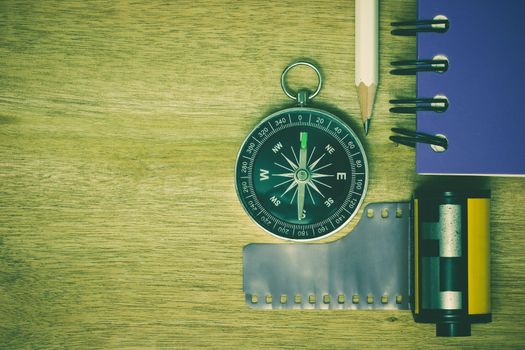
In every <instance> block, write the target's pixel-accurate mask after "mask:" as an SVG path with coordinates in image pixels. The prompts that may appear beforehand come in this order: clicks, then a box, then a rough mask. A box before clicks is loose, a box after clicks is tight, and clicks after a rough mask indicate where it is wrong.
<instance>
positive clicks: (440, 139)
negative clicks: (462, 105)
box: [389, 128, 448, 152]
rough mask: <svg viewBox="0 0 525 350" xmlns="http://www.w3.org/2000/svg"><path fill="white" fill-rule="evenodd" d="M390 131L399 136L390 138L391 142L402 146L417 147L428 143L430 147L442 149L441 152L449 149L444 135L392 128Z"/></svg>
mask: <svg viewBox="0 0 525 350" xmlns="http://www.w3.org/2000/svg"><path fill="white" fill-rule="evenodd" d="M390 130H392V132H395V133H397V134H399V135H392V136H390V137H389V138H390V141H393V142H395V143H398V144H400V145H405V146H409V147H416V143H426V144H429V145H433V146H437V147H441V150H440V151H441V152H442V151H445V150H446V149H447V147H448V140H447V138H446V137H444V136H442V135H430V134H425V133H422V132H415V131H412V130H408V129H403V128H392V129H390Z"/></svg>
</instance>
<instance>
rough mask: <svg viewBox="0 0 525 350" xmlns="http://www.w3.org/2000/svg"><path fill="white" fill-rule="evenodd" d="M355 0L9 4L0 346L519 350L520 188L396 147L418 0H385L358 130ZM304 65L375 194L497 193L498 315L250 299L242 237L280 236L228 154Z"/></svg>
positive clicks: (1, 71) (2, 48)
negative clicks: (314, 306)
mask: <svg viewBox="0 0 525 350" xmlns="http://www.w3.org/2000/svg"><path fill="white" fill-rule="evenodd" d="M353 9H354V4H353V2H352V1H311V2H301V3H297V2H295V1H220V2H219V1H201V0H192V1H174V2H166V1H142V0H139V1H134V2H131V1H114V2H106V1H68V2H60V1H11V0H5V1H2V2H0V59H1V64H0V178H1V187H0V347H2V348H9V349H19V348H202V347H212V348H226V349H232V348H241V347H242V348H289V349H295V348H313V349H319V348H327V349H334V348H391V347H396V348H397V347H398V348H423V347H425V348H427V347H428V348H444V347H450V346H455V347H461V348H476V349H479V348H495V347H497V348H518V347H520V346H521V347H523V345H524V343H525V336H524V333H523V330H524V329H525V318H524V317H523V314H524V313H525V304H524V303H523V296H524V289H525V282H524V281H525V270H524V269H523V264H524V260H523V249H524V248H525V239H524V237H525V236H524V235H523V231H524V228H525V219H524V215H523V213H522V207H523V205H524V204H525V196H524V190H525V182H524V181H523V179H511V178H494V179H491V180H482V179H474V180H472V179H463V180H457V179H450V178H440V179H437V180H436V179H435V178H424V177H418V176H416V175H415V172H414V152H413V150H410V149H408V148H405V147H396V146H394V145H393V144H392V143H391V142H390V141H388V136H389V134H390V132H389V129H390V128H391V127H393V126H404V127H413V126H414V120H413V118H409V117H405V116H396V115H392V114H389V113H388V107H389V106H388V100H389V99H390V98H394V97H402V96H412V95H413V92H414V91H415V81H414V78H413V77H393V76H390V75H389V74H388V71H389V69H390V67H389V62H390V61H392V60H395V59H401V58H406V57H411V56H413V55H414V53H415V42H414V40H413V39H407V38H400V37H393V36H391V35H390V33H389V30H390V28H389V23H390V22H391V21H393V20H404V19H413V18H414V17H415V1H402V0H396V1H394V0H391V1H382V2H381V8H380V85H379V89H378V94H377V99H376V104H375V108H374V111H375V112H374V119H373V121H372V125H371V131H370V134H369V136H368V137H367V138H366V139H365V138H364V137H363V130H362V126H361V123H360V121H359V105H358V103H357V96H356V91H355V87H354V76H353V74H354V69H353V62H354V40H353V36H354V10H353ZM298 58H311V59H314V60H315V61H316V62H318V63H319V64H320V65H321V67H322V70H323V75H324V77H325V86H324V88H323V90H322V91H321V94H320V96H319V97H318V98H316V101H317V103H319V104H321V105H322V106H326V107H328V108H330V109H332V110H336V111H337V112H338V114H339V115H341V116H342V117H343V118H345V120H346V121H347V122H348V123H349V124H350V125H351V126H352V127H353V128H354V129H355V130H356V131H357V133H358V135H359V136H360V137H361V138H362V139H363V140H364V145H365V148H366V149H367V152H368V157H369V162H370V172H371V177H370V186H369V192H368V195H367V198H366V202H375V201H381V200H404V199H409V198H410V196H411V193H412V191H413V189H414V188H415V187H416V186H418V185H421V184H424V183H430V182H431V181H439V182H443V183H444V182H445V181H452V182H453V183H454V184H455V185H457V186H464V185H465V186H467V185H471V184H472V182H486V184H487V185H490V187H491V189H492V193H493V202H492V223H493V226H492V271H493V272H492V281H493V282H492V287H493V290H492V291H493V293H492V300H493V312H494V322H493V323H492V324H489V325H475V326H473V336H472V337H470V338H464V339H438V338H435V337H434V329H433V327H432V326H431V325H421V324H416V323H414V322H413V320H412V317H411V314H410V313H409V312H366V311H363V312H321V311H319V312H317V311H314V312H306V311H293V312H254V311H251V310H249V309H248V308H247V307H246V306H245V304H244V297H243V293H242V247H243V246H244V245H246V244H247V243H251V242H273V243H277V240H276V239H274V238H272V237H270V236H269V235H267V234H265V233H263V232H261V230H260V229H258V228H257V226H256V225H255V224H254V223H253V222H252V221H251V220H250V219H249V218H248V217H247V216H246V215H245V213H244V211H243V210H242V208H241V206H240V204H239V202H238V200H237V198H236V195H235V190H234V181H233V169H234V162H235V157H236V154H237V151H238V148H239V147H240V144H241V143H242V141H243V139H244V137H245V135H246V134H247V133H248V132H249V131H250V129H251V128H252V127H253V126H254V125H256V124H257V122H258V121H259V120H261V118H263V117H264V116H265V115H267V114H268V113H269V112H272V111H275V110H277V109H279V108H282V107H284V106H288V105H290V102H291V101H290V100H288V99H287V98H286V97H285V96H284V94H283V93H282V92H281V90H280V87H279V76H280V73H281V71H282V69H283V68H284V67H285V66H286V65H287V64H288V63H290V62H292V61H293V60H295V59H298ZM449 183H450V182H449ZM449 183H447V184H449ZM359 216H360V215H359ZM356 221H357V219H356V220H354V221H353V222H352V223H351V224H350V225H349V226H348V228H347V229H346V230H343V232H340V233H338V234H337V235H335V236H334V237H333V238H332V240H333V239H338V238H340V237H342V236H343V235H344V234H346V233H347V232H349V230H350V229H351V228H352V227H353V226H354V225H355V222H356Z"/></svg>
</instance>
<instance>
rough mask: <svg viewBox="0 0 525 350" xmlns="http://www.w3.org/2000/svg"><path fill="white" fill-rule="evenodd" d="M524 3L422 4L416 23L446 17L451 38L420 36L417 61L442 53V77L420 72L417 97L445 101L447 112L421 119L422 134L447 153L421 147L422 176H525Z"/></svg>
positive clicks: (440, 0) (469, 0)
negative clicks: (436, 137) (436, 139)
mask: <svg viewBox="0 0 525 350" xmlns="http://www.w3.org/2000/svg"><path fill="white" fill-rule="evenodd" d="M524 14H525V1H522V0H499V1H493V0H419V2H418V18H419V19H420V20H426V19H433V18H434V17H435V16H436V15H444V16H446V17H447V18H448V19H449V21H450V27H449V29H448V31H447V32H445V33H419V34H418V36H417V52H418V59H431V58H432V57H434V56H436V55H438V54H441V55H445V56H446V57H447V58H448V60H449V69H448V71H446V72H444V73H434V72H432V73H428V72H427V73H418V76H417V96H418V97H419V98H427V97H434V96H435V95H445V96H446V97H447V98H448V100H449V107H448V109H447V110H446V111H445V112H443V113H436V112H429V111H425V112H418V113H417V131H418V132H424V133H427V134H443V135H445V136H446V137H447V139H448V149H447V150H446V151H445V152H442V153H437V152H435V151H433V150H432V149H431V147H430V146H428V145H425V144H418V145H417V151H416V171H417V173H419V174H459V175H524V174H525V103H524V102H525V30H524V29H523V28H524V25H523V23H524V22H523V21H524V16H525V15H524Z"/></svg>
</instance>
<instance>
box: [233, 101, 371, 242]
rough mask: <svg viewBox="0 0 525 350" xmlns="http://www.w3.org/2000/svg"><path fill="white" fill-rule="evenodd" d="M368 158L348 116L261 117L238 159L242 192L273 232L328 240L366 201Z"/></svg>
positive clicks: (302, 110) (309, 112)
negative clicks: (328, 236)
mask: <svg viewBox="0 0 525 350" xmlns="http://www.w3.org/2000/svg"><path fill="white" fill-rule="evenodd" d="M367 170H368V167H367V161H366V156H365V153H364V150H363V147H362V146H361V143H360V142H359V140H358V138H357V137H356V135H355V134H354V132H353V131H352V129H350V128H349V127H348V126H347V125H346V124H345V123H344V122H343V121H341V120H340V119H339V118H337V117H335V116H334V115H332V114H329V113H327V112H325V111H322V110H319V109H314V108H308V107H297V108H290V109H285V110H281V111H279V112H277V113H274V114H272V115H270V116H269V117H267V118H266V119H264V120H263V121H262V122H261V123H260V124H259V125H258V126H257V127H256V128H255V129H254V130H253V131H252V132H251V133H250V134H249V135H248V137H247V138H246V140H245V141H244V144H243V145H242V147H241V149H240V151H239V156H238V159H237V164H236V169H235V174H236V187H237V194H238V196H239V199H240V201H241V203H242V204H243V206H244V208H245V210H246V212H247V213H248V214H249V215H250V216H251V217H252V218H253V219H254V220H255V222H256V223H257V224H258V225H259V226H260V227H262V228H263V229H264V230H266V231H268V232H269V233H271V234H273V235H275V236H278V237H280V238H284V239H290V240H301V241H304V240H313V239H319V238H322V237H326V236H327V235H329V234H332V233H334V232H335V231H337V230H338V229H340V228H341V227H343V226H344V225H345V224H346V223H347V222H348V221H350V219H352V217H353V216H354V215H355V213H356V212H357V210H358V208H359V206H360V204H361V202H362V201H363V198H364V195H365V192H366V188H367V182H368V174H367Z"/></svg>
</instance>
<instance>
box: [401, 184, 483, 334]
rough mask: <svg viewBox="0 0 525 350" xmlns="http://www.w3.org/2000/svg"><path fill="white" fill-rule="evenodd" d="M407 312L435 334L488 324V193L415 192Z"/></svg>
mask: <svg viewBox="0 0 525 350" xmlns="http://www.w3.org/2000/svg"><path fill="white" fill-rule="evenodd" d="M413 210H414V213H413V214H414V227H413V231H414V232H413V245H414V249H413V254H414V256H413V266H412V276H413V280H412V286H411V294H412V309H413V310H412V311H413V313H414V319H415V320H416V322H422V323H435V324H436V335H438V336H468V335H470V329H471V324H472V323H487V322H491V320H492V316H491V309H490V230H489V211H490V193H489V192H488V191H486V192H477V193H470V192H425V191H419V192H416V195H415V198H414V203H413Z"/></svg>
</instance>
